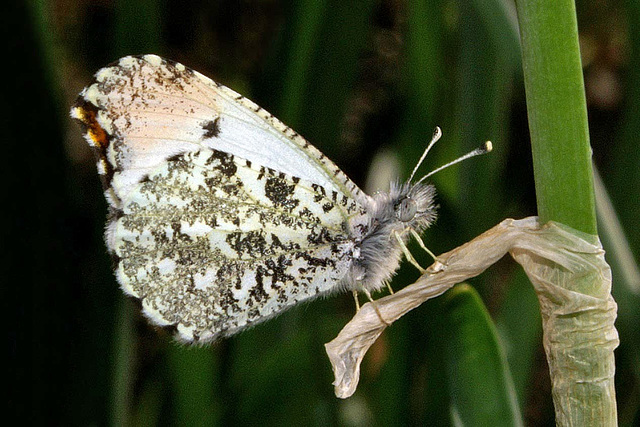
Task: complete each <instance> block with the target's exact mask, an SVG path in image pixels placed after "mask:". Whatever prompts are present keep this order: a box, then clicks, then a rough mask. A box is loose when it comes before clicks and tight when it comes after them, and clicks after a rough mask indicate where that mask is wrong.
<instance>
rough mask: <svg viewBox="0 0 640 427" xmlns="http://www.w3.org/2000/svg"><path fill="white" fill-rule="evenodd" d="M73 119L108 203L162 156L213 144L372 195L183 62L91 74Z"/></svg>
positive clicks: (156, 61) (158, 61) (138, 61)
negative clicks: (92, 154)
mask: <svg viewBox="0 0 640 427" xmlns="http://www.w3.org/2000/svg"><path fill="white" fill-rule="evenodd" d="M71 116H72V117H74V118H75V119H77V120H78V121H80V123H82V124H83V125H84V126H85V128H86V132H85V135H86V139H87V141H88V142H89V144H90V145H92V146H93V147H94V148H95V149H96V151H97V154H98V170H99V172H100V174H101V175H102V177H103V181H104V186H105V191H106V196H107V199H108V200H109V202H110V204H111V205H112V206H113V207H114V208H116V209H117V208H119V207H120V204H121V203H120V201H121V200H122V199H123V198H125V197H126V194H127V192H128V191H131V189H132V188H133V187H134V186H135V185H137V183H138V182H139V181H140V180H141V179H143V178H144V177H145V176H146V175H147V174H149V173H150V172H151V171H152V170H154V168H156V167H157V166H158V165H160V164H161V163H162V162H164V161H165V160H166V159H168V158H170V157H172V156H174V155H176V154H181V153H184V152H189V151H197V150H199V149H200V148H205V147H206V148H211V149H215V150H218V151H222V152H226V153H230V154H233V155H235V156H239V157H242V158H244V159H247V160H249V161H251V162H253V163H255V164H259V165H262V166H266V167H269V168H271V169H274V170H278V171H281V172H284V173H286V174H289V175H291V176H297V177H300V178H303V179H306V180H307V181H309V182H313V183H316V184H319V185H322V186H323V187H324V188H325V189H326V190H327V191H336V192H338V193H342V194H346V195H348V196H349V197H350V198H352V199H354V200H356V201H358V202H359V203H360V204H362V205H365V204H366V203H368V201H369V200H370V199H369V197H368V196H366V195H365V194H364V193H363V192H362V191H361V190H360V189H359V188H358V187H357V186H356V185H355V184H354V183H353V182H352V181H351V180H350V179H349V178H348V177H347V176H346V175H345V174H344V173H343V172H342V171H341V170H340V169H339V168H338V167H337V166H336V165H335V164H334V163H333V162H331V161H330V160H329V159H327V158H326V157H325V156H324V155H323V154H322V153H321V152H320V151H319V150H317V149H316V148H315V147H313V146H312V145H311V144H309V143H308V142H307V141H306V140H304V138H302V137H301V136H300V135H298V134H297V133H296V132H295V131H293V130H292V129H291V128H290V127H288V126H286V125H285V124H283V123H282V122H280V121H279V120H278V119H276V118H275V117H273V116H272V115H271V114H269V113H268V112H267V111H265V110H264V109H262V108H260V107H259V106H258V105H256V104H255V103H253V102H251V101H250V100H248V99H246V98H244V97H242V96H241V95H239V94H237V93H236V92H234V91H232V90H231V89H229V88H227V87H225V86H222V85H220V84H218V83H216V82H214V81H212V80H211V79H209V78H207V77H205V76H203V75H202V74H200V73H198V72H196V71H193V70H191V69H189V68H187V67H185V66H184V65H182V64H180V63H176V62H172V61H168V60H165V59H162V58H160V57H158V56H156V55H144V56H140V57H132V56H127V57H124V58H122V59H120V60H119V61H118V62H117V63H115V64H114V65H112V66H109V67H105V68H103V69H101V70H99V71H98V72H97V73H96V79H95V83H93V84H92V85H90V86H88V87H87V88H85V89H84V90H83V92H82V93H81V94H80V97H79V98H78V101H77V103H76V104H75V106H74V107H73V108H72V110H71Z"/></svg>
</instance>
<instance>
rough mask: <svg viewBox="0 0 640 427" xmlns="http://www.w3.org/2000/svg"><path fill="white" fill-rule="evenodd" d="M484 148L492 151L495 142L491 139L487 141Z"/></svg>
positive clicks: (488, 151) (486, 150)
mask: <svg viewBox="0 0 640 427" xmlns="http://www.w3.org/2000/svg"><path fill="white" fill-rule="evenodd" d="M482 149H483V150H484V151H485V152H487V153H490V152H491V151H492V150H493V144H492V143H491V141H486V142H485V143H484V144H483V145H482Z"/></svg>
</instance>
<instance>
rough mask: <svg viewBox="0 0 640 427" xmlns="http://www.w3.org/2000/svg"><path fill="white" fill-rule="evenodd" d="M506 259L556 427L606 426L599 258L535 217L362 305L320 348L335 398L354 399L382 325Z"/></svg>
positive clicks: (608, 313) (607, 374)
mask: <svg viewBox="0 0 640 427" xmlns="http://www.w3.org/2000/svg"><path fill="white" fill-rule="evenodd" d="M507 253H511V255H512V256H513V257H514V258H515V260H516V261H517V262H518V263H520V264H521V265H522V266H523V268H524V269H525V271H526V272H527V275H528V276H529V278H530V279H531V281H532V283H533V285H534V288H535V290H536V293H537V294H538V298H539V301H540V304H541V311H542V317H543V327H544V345H545V350H546V353H547V356H548V358H549V366H550V370H551V378H552V381H553V393H554V402H555V406H556V416H557V422H558V423H559V425H565V424H566V425H570V424H572V423H574V425H595V424H598V425H610V423H609V422H608V420H611V419H613V420H615V391H614V389H613V375H614V371H615V364H614V358H613V349H615V348H616V347H617V345H618V334H617V331H616V329H615V327H614V326H613V322H614V321H615V318H616V304H615V301H614V300H613V298H612V297H611V271H610V269H609V266H608V265H607V263H606V261H605V260H604V251H603V250H602V247H601V246H600V243H599V241H597V238H596V237H594V236H589V235H585V234H582V233H579V232H576V231H575V230H571V229H569V228H568V227H564V226H561V225H559V224H557V223H553V222H550V223H547V224H545V225H542V226H541V225H539V224H538V221H537V218H536V217H530V218H525V219H522V220H513V219H506V220H504V221H502V222H501V223H500V224H498V225H496V226H495V227H493V228H491V229H490V230H488V231H486V232H485V233H483V234H481V235H480V236H478V237H476V238H475V239H473V240H471V241H470V242H468V243H465V244H464V245H462V246H460V247H458V248H456V249H454V250H452V251H450V252H447V253H444V254H442V255H440V256H438V260H437V261H436V262H435V263H434V264H433V265H431V266H430V267H429V268H428V269H427V271H426V272H425V273H424V274H423V275H422V276H421V277H420V278H419V279H418V280H417V281H416V283H414V284H412V285H410V286H407V287H406V288H404V289H402V290H400V291H398V292H396V293H395V294H393V295H389V296H386V297H384V298H380V299H378V300H376V301H375V306H374V303H367V304H365V305H364V306H363V307H362V308H361V309H360V311H359V312H358V313H356V315H355V316H354V317H353V319H352V320H351V321H350V322H349V323H348V324H347V325H346V326H345V327H344V328H343V329H342V331H341V332H340V334H338V336H337V337H336V338H335V339H334V340H333V341H331V342H329V343H327V344H326V345H325V347H326V350H327V354H328V355H329V359H330V361H331V364H332V366H333V371H334V374H335V382H334V386H335V393H336V396H338V397H340V398H347V397H349V396H351V395H352V394H353V393H354V392H355V390H356V387H357V385H358V380H359V376H360V363H361V362H362V358H363V357H364V355H365V353H366V352H367V350H368V349H369V347H370V346H371V345H372V344H373V342H374V341H375V340H376V339H377V338H378V337H379V336H380V334H381V333H382V331H384V329H385V328H386V327H387V326H389V325H390V324H391V323H393V322H394V321H396V320H397V319H399V318H400V317H402V316H403V315H404V314H406V313H407V312H408V311H410V310H412V309H414V308H416V307H417V306H419V305H420V304H422V303H423V302H425V301H426V300H428V299H430V298H433V297H436V296H438V295H441V294H442V293H444V292H445V291H446V290H448V289H449V288H451V287H452V286H454V285H455V284H456V283H460V282H462V281H464V280H467V279H469V278H471V277H474V276H477V275H479V274H480V273H482V272H483V271H484V270H486V269H487V268H488V267H489V266H491V265H492V264H494V263H495V262H496V261H497V260H499V259H500V258H502V257H503V256H504V255H505V254H507ZM585 400H586V401H585ZM594 402H598V405H599V408H598V410H595V411H594V410H591V409H590V410H586V411H585V410H584V407H585V406H589V405H590V406H591V408H592V409H593V405H594ZM598 405H596V406H598ZM585 414H586V416H588V417H589V418H584V416H585ZM576 423H577V424H576Z"/></svg>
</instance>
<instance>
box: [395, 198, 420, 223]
mask: <svg viewBox="0 0 640 427" xmlns="http://www.w3.org/2000/svg"><path fill="white" fill-rule="evenodd" d="M395 208H396V218H398V219H399V220H400V221H402V222H409V221H411V220H412V219H413V218H414V217H415V216H416V213H417V212H418V205H416V202H415V200H413V199H411V198H409V197H405V198H404V199H402V200H401V201H400V203H398V204H397V205H396V206H395Z"/></svg>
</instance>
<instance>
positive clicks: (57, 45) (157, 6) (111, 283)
mask: <svg viewBox="0 0 640 427" xmlns="http://www.w3.org/2000/svg"><path fill="white" fill-rule="evenodd" d="M638 3H639V2H637V1H636V0H626V1H625V0H599V1H596V0H578V1H577V13H578V22H579V27H580V28H579V29H580V42H581V49H582V60H583V66H584V76H585V86H586V94H587V100H588V109H589V119H590V130H591V143H592V146H593V151H594V160H595V163H596V166H597V167H598V169H599V170H600V172H601V174H602V176H603V178H604V183H605V186H606V188H607V190H608V191H609V195H610V197H611V198H612V201H613V207H614V208H615V211H613V212H608V214H607V215H606V218H603V217H600V221H606V222H607V224H614V225H615V224H616V221H617V220H619V221H620V223H621V225H622V229H621V232H622V234H621V235H620V234H617V235H609V234H607V233H608V231H606V230H603V227H602V226H601V227H600V232H601V238H602V239H603V241H604V243H605V248H606V249H607V250H608V259H609V261H610V262H611V263H612V266H613V271H614V296H615V297H616V299H617V301H618V303H619V306H620V307H619V309H620V314H619V321H618V325H617V326H618V329H619V331H620V335H621V342H622V344H621V346H620V348H619V349H618V351H617V352H616V357H617V369H618V374H617V377H616V378H617V394H618V405H619V406H618V410H619V417H620V423H621V425H634V423H639V422H640V415H639V412H638V410H639V408H640V356H639V351H638V349H639V348H640V337H639V335H638V328H637V324H638V321H640V314H639V313H638V312H639V308H640V307H639V305H638V301H639V297H638V295H639V286H638V281H637V280H638V277H637V275H635V276H634V274H635V273H634V271H637V270H634V268H636V267H635V264H634V263H635V262H636V261H637V259H638V258H637V255H636V258H635V260H636V261H634V260H633V259H630V264H627V267H624V266H623V267H619V266H618V265H617V264H615V263H614V262H613V261H612V259H611V257H612V255H613V256H616V255H617V254H618V253H623V254H624V253H628V252H629V251H632V252H635V254H640V227H639V226H638V219H637V218H638V212H640V197H638V194H639V191H640V190H639V189H640V173H639V166H638V165H639V164H640V150H639V149H638V147H639V144H638V135H639V134H640V114H639V112H640V108H639V107H640V84H639V83H640V75H639V73H640V61H639V60H638V57H639V55H638V54H639V51H640V40H639V38H640V5H639V4H638ZM514 10H515V9H514V7H513V4H512V2H510V1H507V0H471V1H461V0H422V1H416V0H383V1H372V0H354V1H351V2H345V1H342V0H301V1H278V0H253V1H250V0H220V1H203V0H199V1H192V2H181V1H176V0H162V1H160V0H142V1H137V2H134V1H122V0H121V1H109V0H85V1H77V0H40V1H36V0H32V1H23V0H10V1H9V2H8V3H7V4H6V5H4V6H3V11H2V13H1V14H0V15H2V16H1V17H0V22H1V23H2V25H0V28H2V30H1V31H2V32H3V33H4V40H6V41H5V43H4V44H3V46H4V48H5V55H4V56H3V57H2V59H3V61H2V64H1V69H2V76H3V79H2V82H3V84H2V97H1V98H0V99H1V101H0V105H1V108H2V111H1V113H2V114H1V115H0V118H1V120H2V126H1V128H0V129H1V130H0V132H2V141H3V144H4V147H5V151H4V153H3V155H2V156H0V158H1V159H2V165H1V167H0V171H1V172H0V174H1V175H0V176H2V183H1V184H0V187H2V189H3V192H4V196H3V197H2V209H1V210H2V215H3V216H2V223H1V226H0V229H1V230H2V238H1V240H0V242H1V246H0V260H1V261H0V262H1V263H2V264H0V265H2V270H0V277H1V279H0V280H1V283H2V288H3V290H4V292H5V293H4V295H5V297H4V298H3V299H2V300H3V305H2V307H3V311H4V313H6V323H5V327H4V330H5V331H6V334H7V338H6V340H5V342H6V347H5V348H6V351H5V354H6V355H8V360H7V362H6V363H5V364H4V366H5V369H6V374H5V378H7V380H6V381H5V385H4V387H3V390H4V393H5V394H6V396H5V397H4V398H3V403H4V404H6V406H7V409H8V414H9V419H11V418H12V417H13V418H14V419H17V420H21V422H20V424H36V425H43V424H46V425H57V424H60V425H252V424H260V425H323V426H324V425H344V426H368V425H385V426H388V425H450V424H453V423H454V420H455V419H456V413H457V412H456V411H460V410H463V411H464V408H462V409H461V408H460V407H453V406H452V404H451V402H452V401H455V396H452V393H453V391H455V390H457V388H458V387H460V386H462V387H476V388H477V389H478V390H481V389H482V387H483V386H484V385H483V382H482V381H480V382H479V383H478V384H462V385H460V384H456V383H455V381H456V378H455V376H452V371H451V370H450V369H449V368H448V365H447V362H448V361H447V354H449V353H448V349H450V347H449V346H450V345H451V343H452V342H454V343H455V339H456V337H455V336H451V335H455V334H452V333H451V328H450V323H449V317H448V316H449V310H448V308H447V307H449V306H448V302H447V296H446V295H445V296H443V297H441V298H438V299H436V300H433V301H430V302H428V303H427V304H424V305H423V306H421V307H420V308H418V309H416V310H415V311H413V312H412V313H410V314H409V315H407V316H405V317H404V318H402V319H401V320H399V321H398V322H397V323H396V324H394V325H393V326H392V327H391V328H389V329H388V330H387V331H386V332H385V333H384V334H383V335H382V337H381V338H380V339H379V340H378V342H377V343H376V344H375V346H374V347H373V348H372V349H371V350H370V352H369V354H368V355H367V357H366V358H365V360H364V363H363V367H362V378H361V381H360V386H359V389H358V391H357V392H356V393H355V395H354V396H353V397H351V398H350V399H347V400H339V399H336V398H335V396H334V395H333V387H332V385H331V382H332V381H333V375H332V372H331V368H330V365H329V363H328V360H327V357H326V355H325V352H324V347H323V344H324V343H326V342H328V341H330V340H331V339H333V338H334V337H335V336H336V335H337V333H338V332H339V330H340V329H341V328H342V326H344V324H345V323H346V322H347V321H348V320H349V319H350V317H351V316H352V315H353V312H354V306H353V299H352V297H351V295H348V294H346V295H338V296H335V297H332V298H327V299H323V300H320V301H315V302H313V303H310V304H306V305H304V306H301V307H296V308H294V309H293V310H291V311H289V312H287V313H285V314H283V315H281V316H279V317H278V318H276V319H275V320H272V321H269V322H268V323H266V324H263V325H260V326H258V327H255V328H253V329H251V330H249V331H246V332H244V333H242V334H240V335H238V336H236V337H233V338H231V339H227V340H224V341H222V342H219V343H217V344H215V345H213V346H210V347H207V348H189V347H184V346H180V345H177V344H175V343H174V342H173V340H172V338H171V337H170V336H168V335H166V333H164V332H162V331H156V330H154V329H153V328H151V327H150V326H148V325H147V324H146V322H145V321H144V319H142V318H141V316H140V315H139V313H138V309H137V307H136V306H135V304H134V303H133V302H132V301H130V300H127V299H126V298H125V297H124V296H123V295H122V293H121V292H120V291H119V289H118V286H117V283H116V281H115V279H114V278H113V275H112V273H111V266H110V259H109V256H108V255H107V253H106V250H105V248H104V244H103V241H102V231H103V225H104V220H105V213H106V204H105V202H104V200H103V196H102V189H101V186H100V182H99V179H98V176H97V174H96V170H95V163H94V159H93V155H92V153H91V151H90V150H89V148H88V146H87V145H86V143H85V142H84V141H83V140H82V138H81V134H80V131H79V128H78V126H76V125H75V124H74V123H72V122H71V120H70V119H69V118H68V110H69V107H70V105H71V104H72V103H73V101H74V99H75V97H76V96H77V94H78V92H79V91H80V90H81V89H82V88H83V87H84V86H85V85H87V84H89V83H90V82H91V78H92V74H93V73H94V72H95V71H97V70H98V69H99V68H100V67H103V66H105V65H106V64H108V63H110V62H112V61H114V60H116V59H118V58H119V57H121V56H124V55H128V54H142V53H157V54H159V55H161V56H165V57H167V58H171V59H173V60H177V61H180V62H182V63H184V64H185V65H187V66H189V67H191V68H194V69H196V70H198V71H200V72H202V73H203V74H205V75H207V76H209V77H212V78H213V79H215V80H217V81H219V82H221V83H223V84H225V85H227V86H229V87H231V88H233V89H234V90H236V91H238V92H241V93H242V94H244V95H246V96H247V97H249V98H250V99H253V100H254V101H255V102H257V103H258V104H259V105H261V106H263V107H264V108H266V109H267V110H269V111H270V112H272V113H273V114H275V115H276V116H277V117H279V118H280V119H281V120H283V121H284V122H285V123H287V124H288V125H290V126H292V127H293V128H295V129H296V130H298V131H299V132H300V133H301V134H302V135H303V136H305V137H306V138H307V139H308V140H309V141H311V142H312V143H313V144H314V145H316V146H317V147H318V148H319V149H321V150H322V151H323V152H324V153H325V154H327V155H328V156H329V157H330V158H332V159H333V160H334V161H335V162H336V163H337V164H338V165H339V166H340V167H341V168H342V169H343V170H344V171H345V172H346V173H347V174H348V175H349V176H350V177H351V178H352V179H353V180H354V181H355V182H356V183H358V184H359V185H361V186H362V187H363V188H367V189H368V191H375V190H376V188H379V189H385V185H386V183H387V182H388V180H389V179H391V178H393V177H400V178H406V177H407V176H408V173H409V172H410V171H411V169H412V168H413V166H414V165H415V163H416V161H417V160H418V158H419V156H420V154H421V153H422V150H423V149H424V146H425V144H426V142H428V140H429V139H430V136H431V133H432V131H433V128H434V127H435V126H436V125H439V126H440V127H441V128H442V129H443V132H444V137H443V138H442V141H441V142H440V143H439V145H437V146H436V148H435V149H434V150H433V151H432V154H430V156H429V158H428V159H427V161H426V166H424V167H423V168H422V172H421V173H418V176H420V175H421V174H424V173H426V172H428V171H429V170H431V169H433V168H435V167H437V166H439V165H441V164H443V163H445V162H446V161H449V160H451V159H453V158H455V157H457V156H459V155H461V154H463V153H465V152H467V151H469V150H471V149H473V148H475V147H476V146H478V145H479V144H480V143H481V142H483V141H485V140H487V139H490V140H492V141H493V143H494V152H493V153H492V154H491V155H489V156H483V157H481V158H476V159H472V160H469V161H466V162H464V163H463V164H461V165H459V166H455V167H453V168H450V169H449V170H446V171H443V172H442V173H439V174H438V175H436V176H434V177H433V182H434V183H435V184H436V186H437V187H438V191H439V196H438V203H439V205H440V217H439V219H438V222H437V223H436V225H435V226H434V227H433V228H432V229H430V230H428V232H427V233H426V234H425V236H424V240H425V242H426V243H427V245H428V246H429V247H430V249H431V250H432V251H434V252H435V253H440V252H444V251H447V250H450V249H452V248H454V247H456V246H458V245H460V244H462V243H464V242H465V241H467V240H469V239H471V238H473V237H474V236H475V235H477V234H479V233H480V232H482V231H484V230H486V229H488V228H489V227H491V226H493V225H495V224H496V223H498V222H499V221H500V220H502V219H504V218H506V217H516V218H518V217H524V216H529V215H535V213H536V207H535V192H534V187H533V171H532V166H531V151H530V145H529V139H528V130H527V113H526V104H525V97H524V89H523V82H522V69H521V63H520V51H519V41H518V30H517V21H516V18H515V11H514ZM372 165H375V166H374V167H372ZM367 183H369V184H367ZM372 187H373V188H372ZM601 224H602V222H601ZM607 230H608V228H607ZM413 249H414V250H413V252H414V253H415V254H417V255H416V256H417V257H419V259H420V261H421V262H422V264H424V265H428V263H429V259H428V257H426V256H422V253H421V251H420V250H419V249H417V248H413ZM405 264H406V263H405ZM417 276H418V273H417V272H416V271H415V269H414V268H413V267H411V266H410V265H408V264H406V265H403V268H402V271H401V273H400V274H399V275H398V277H397V279H396V280H394V283H393V287H394V288H396V289H398V288H401V287H403V286H405V285H407V284H409V283H412V281H413V280H415V279H416V278H417ZM470 283H471V285H473V287H474V288H475V289H476V290H477V292H478V293H479V295H480V297H481V298H482V301H483V302H484V304H485V305H486V309H487V310H488V312H489V313H490V315H491V318H492V319H493V321H494V322H495V327H496V331H497V336H498V337H499V341H498V342H499V344H500V348H501V354H502V356H503V360H502V362H503V364H504V369H505V372H507V373H508V375H506V378H507V379H508V381H509V384H510V386H511V387H512V388H513V391H514V393H515V396H516V397H517V409H518V410H519V411H520V412H521V416H522V419H523V420H524V422H525V423H526V424H527V425H535V426H538V425H540V426H544V425H554V415H553V404H552V400H551V386H550V381H549V375H548V371H547V366H546V361H545V357H544V352H543V349H542V344H541V326H540V315H539V311H538V306H537V300H536V297H535V294H534V293H533V290H532V288H531V286H530V285H529V284H528V282H527V280H526V278H525V277H524V275H523V274H522V272H521V271H520V270H519V269H518V268H517V266H516V265H515V264H514V263H513V262H511V261H510V260H506V259H505V260H503V261H501V262H500V263H498V265H496V266H494V267H493V268H491V269H490V270H489V271H488V272H487V273H485V274H484V275H483V276H481V277H479V278H476V279H474V280H472V281H471V282H470ZM479 363H482V361H480V362H479ZM470 405H471V404H470ZM469 408H470V409H468V410H470V411H474V409H473V407H472V406H470V407H469ZM16 417H17V418H16ZM504 425H510V421H507V420H505V423H504ZM635 425H638V424H635Z"/></svg>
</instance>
